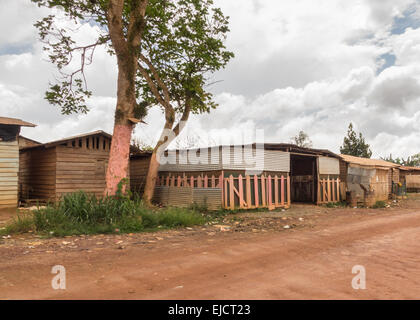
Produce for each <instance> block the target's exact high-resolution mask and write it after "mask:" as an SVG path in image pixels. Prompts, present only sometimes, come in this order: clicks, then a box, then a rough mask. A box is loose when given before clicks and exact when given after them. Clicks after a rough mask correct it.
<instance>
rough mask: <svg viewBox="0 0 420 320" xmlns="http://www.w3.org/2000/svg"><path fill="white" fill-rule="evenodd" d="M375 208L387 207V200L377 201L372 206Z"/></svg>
mask: <svg viewBox="0 0 420 320" xmlns="http://www.w3.org/2000/svg"><path fill="white" fill-rule="evenodd" d="M372 208H374V209H379V208H386V202H385V201H376V202H375V204H374V205H373V206H372Z"/></svg>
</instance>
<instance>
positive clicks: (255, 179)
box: [254, 175, 260, 208]
mask: <svg viewBox="0 0 420 320" xmlns="http://www.w3.org/2000/svg"><path fill="white" fill-rule="evenodd" d="M254 196H255V208H258V207H259V205H260V199H259V197H258V177H257V175H254Z"/></svg>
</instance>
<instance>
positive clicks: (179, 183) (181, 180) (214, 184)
mask: <svg viewBox="0 0 420 320" xmlns="http://www.w3.org/2000/svg"><path fill="white" fill-rule="evenodd" d="M222 181H223V176H222V175H220V176H218V177H216V176H214V175H212V176H211V177H208V176H207V175H206V176H204V177H201V176H198V177H193V176H191V177H187V176H180V175H179V176H174V175H172V176H166V177H157V179H156V186H166V187H190V188H222V187H223V184H222Z"/></svg>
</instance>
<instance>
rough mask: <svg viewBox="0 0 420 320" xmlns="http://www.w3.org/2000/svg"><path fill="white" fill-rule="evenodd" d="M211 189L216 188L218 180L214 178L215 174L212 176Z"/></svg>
mask: <svg viewBox="0 0 420 320" xmlns="http://www.w3.org/2000/svg"><path fill="white" fill-rule="evenodd" d="M211 187H212V188H216V178H215V177H214V174H213V175H212V176H211Z"/></svg>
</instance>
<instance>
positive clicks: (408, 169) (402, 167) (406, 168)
mask: <svg viewBox="0 0 420 320" xmlns="http://www.w3.org/2000/svg"><path fill="white" fill-rule="evenodd" d="M399 169H400V170H403V171H420V167H408V166H401V167H399Z"/></svg>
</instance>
